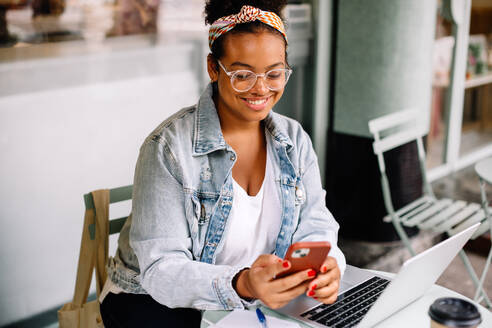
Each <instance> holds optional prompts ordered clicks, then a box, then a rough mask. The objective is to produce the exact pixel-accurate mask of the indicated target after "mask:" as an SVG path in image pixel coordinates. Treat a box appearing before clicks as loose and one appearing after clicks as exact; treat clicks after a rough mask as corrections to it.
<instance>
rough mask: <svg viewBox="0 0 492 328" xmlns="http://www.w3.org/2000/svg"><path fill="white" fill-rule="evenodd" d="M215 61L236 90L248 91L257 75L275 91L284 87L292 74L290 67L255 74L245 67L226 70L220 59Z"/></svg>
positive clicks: (254, 82)
mask: <svg viewBox="0 0 492 328" xmlns="http://www.w3.org/2000/svg"><path fill="white" fill-rule="evenodd" d="M217 62H218V63H219V66H220V67H221V68H222V69H223V70H224V72H225V73H226V74H227V76H229V78H230V79H231V85H232V88H233V89H234V90H236V91H237V92H246V91H249V90H250V89H251V88H252V87H253V86H254V85H255V84H256V80H257V79H258V77H262V78H263V79H264V80H265V85H266V87H267V88H268V89H269V90H271V91H277V90H280V89H282V88H283V87H285V85H286V84H287V81H289V77H290V75H291V74H292V70H291V69H290V68H275V69H272V70H270V71H268V72H266V73H261V74H256V73H255V72H252V71H250V70H245V69H241V70H237V71H231V72H228V71H227V70H226V69H225V67H224V65H222V63H221V62H220V60H217Z"/></svg>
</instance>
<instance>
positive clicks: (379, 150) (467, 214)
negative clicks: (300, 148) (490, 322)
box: [369, 109, 492, 308]
mask: <svg viewBox="0 0 492 328" xmlns="http://www.w3.org/2000/svg"><path fill="white" fill-rule="evenodd" d="M422 118H423V115H422V113H421V112H419V111H418V110H416V109H408V110H404V111H399V112H396V113H392V114H388V115H385V116H382V117H379V118H376V119H373V120H371V121H369V130H370V132H371V133H372V134H373V136H374V143H373V148H374V153H375V154H376V156H377V157H378V165H379V170H380V173H381V186H382V190H383V198H384V204H385V207H386V210H387V212H388V215H387V216H386V217H384V218H383V220H384V221H386V222H392V223H393V226H394V227H395V229H396V232H397V233H398V235H399V236H400V238H401V240H402V241H403V244H404V245H405V247H406V248H407V249H408V251H409V252H410V254H411V255H412V256H413V255H415V251H414V249H413V248H412V245H411V243H410V241H409V239H408V236H407V234H406V233H405V230H404V229H403V226H407V227H415V226H417V227H418V228H419V229H421V230H432V231H434V232H435V233H447V234H448V235H449V236H451V235H454V234H456V233H458V232H460V231H462V230H464V229H466V228H467V227H469V226H472V225H473V224H475V223H476V222H481V225H480V227H479V228H478V230H477V231H476V232H475V233H474V235H473V236H472V238H471V239H475V238H477V237H478V236H480V235H481V234H483V233H485V232H486V231H488V230H490V229H491V226H490V223H489V222H488V220H487V218H486V215H485V213H484V211H483V209H482V208H481V206H480V204H476V203H468V202H466V201H462V200H453V199H437V198H436V197H435V195H434V193H433V191H432V187H431V185H430V183H429V181H428V179H427V172H426V166H425V165H426V163H425V151H424V145H423V141H422V138H423V136H424V135H425V134H426V128H425V125H424V122H423V120H422ZM409 142H416V144H417V149H418V156H419V163H420V170H421V172H422V185H423V194H422V196H421V197H419V198H418V199H416V200H414V201H413V202H411V203H410V204H407V205H405V206H403V207H402V208H400V209H397V210H395V209H394V207H393V203H392V198H391V191H390V186H389V181H388V177H387V175H386V167H385V161H384V153H385V152H387V151H389V150H391V149H395V148H397V147H399V146H401V145H404V144H406V143H409ZM459 254H460V257H461V259H462V260H463V263H464V265H465V267H466V269H467V271H468V273H469V275H470V277H471V278H472V280H473V283H474V284H475V287H476V288H477V297H476V298H475V301H478V302H481V301H482V300H483V301H485V303H486V305H487V307H489V308H491V307H492V303H491V302H490V299H489V298H488V296H487V294H486V293H485V291H484V290H483V288H482V285H481V284H480V282H479V279H478V277H477V275H476V273H475V271H474V270H473V267H472V266H471V264H470V261H469V259H468V256H467V255H466V253H465V252H464V251H463V250H461V251H460V253H459Z"/></svg>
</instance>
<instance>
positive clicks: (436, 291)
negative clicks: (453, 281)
mask: <svg viewBox="0 0 492 328" xmlns="http://www.w3.org/2000/svg"><path fill="white" fill-rule="evenodd" d="M378 273H379V274H381V275H384V276H387V277H390V278H391V277H392V276H394V274H392V273H386V272H379V271H378ZM440 297H457V298H461V299H465V300H467V301H469V302H472V303H473V304H475V305H476V306H477V307H478V310H479V311H480V314H481V315H482V323H481V324H480V325H479V327H480V328H489V327H492V312H490V311H489V310H487V309H486V308H485V307H483V306H481V305H479V304H477V303H475V302H473V301H472V300H470V299H469V298H467V297H465V296H463V295H461V294H458V293H456V292H454V291H452V290H450V289H447V288H444V287H442V286H438V285H433V286H432V287H431V289H430V290H429V291H427V292H426V293H425V294H424V295H423V296H422V297H421V298H419V299H418V300H417V301H415V302H413V303H411V304H410V305H407V306H406V307H405V308H403V309H401V310H400V311H398V312H397V313H395V314H393V315H392V316H390V317H389V318H387V319H386V320H384V321H382V322H380V323H379V324H378V325H376V326H375V327H377V328H395V327H398V328H415V327H419V328H420V327H430V319H429V316H428V314H427V311H428V310H429V307H430V305H431V304H432V303H434V301H435V300H436V299H438V298H440ZM262 310H263V311H264V312H265V314H266V315H271V316H274V317H277V318H282V319H286V320H287V319H288V320H293V319H290V318H287V317H285V316H284V315H282V314H279V313H277V312H274V311H272V310H270V309H268V308H265V307H262ZM227 314H228V311H206V312H205V314H204V317H205V319H206V320H207V321H210V322H213V323H215V322H217V321H219V320H220V319H222V318H223V317H225V316H226V315H227ZM299 324H300V326H301V327H306V328H308V327H309V326H308V325H306V324H304V323H301V322H300V321H299ZM201 327H202V328H205V327H208V324H207V323H205V322H204V321H202V325H201Z"/></svg>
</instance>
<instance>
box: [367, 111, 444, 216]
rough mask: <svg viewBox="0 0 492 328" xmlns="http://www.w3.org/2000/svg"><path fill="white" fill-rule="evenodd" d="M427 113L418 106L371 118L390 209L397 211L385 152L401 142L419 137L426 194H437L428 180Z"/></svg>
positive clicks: (386, 202)
mask: <svg viewBox="0 0 492 328" xmlns="http://www.w3.org/2000/svg"><path fill="white" fill-rule="evenodd" d="M424 122H425V120H424V116H423V114H422V112H421V111H419V110H418V109H416V108H410V109H405V110H401V111H398V112H395V113H391V114H388V115H384V116H381V117H378V118H376V119H373V120H371V121H369V131H370V132H371V133H372V135H373V136H374V142H373V149H374V154H376V155H377V157H378V164H379V170H380V172H381V180H382V181H381V183H382V188H383V196H384V200H385V204H386V207H387V209H388V212H389V213H391V212H393V211H394V210H393V206H392V202H391V195H390V188H389V183H388V177H387V175H386V165H385V162H384V156H383V154H384V153H385V152H387V151H389V150H392V149H395V148H397V147H399V146H401V145H404V144H407V143H409V142H412V141H415V142H416V143H417V151H418V156H419V163H420V171H421V173H422V185H423V192H424V194H426V195H428V196H430V197H432V198H435V197H434V193H433V192H432V187H431V186H430V184H429V182H428V180H427V172H426V169H425V165H426V163H425V150H424V144H423V141H422V137H423V136H424V135H425V134H426V133H427V130H426V126H425V124H424Z"/></svg>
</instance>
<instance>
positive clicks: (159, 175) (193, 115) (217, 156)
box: [108, 85, 345, 310]
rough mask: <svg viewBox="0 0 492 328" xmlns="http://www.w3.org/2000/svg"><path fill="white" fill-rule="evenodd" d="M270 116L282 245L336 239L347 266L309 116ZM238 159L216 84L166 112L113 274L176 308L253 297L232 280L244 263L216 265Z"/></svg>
mask: <svg viewBox="0 0 492 328" xmlns="http://www.w3.org/2000/svg"><path fill="white" fill-rule="evenodd" d="M264 123H265V135H266V137H267V138H270V141H271V142H269V143H268V144H269V145H270V147H272V149H270V150H271V153H272V154H274V155H273V161H274V164H275V165H274V166H275V170H274V175H275V181H276V185H277V187H278V193H279V199H280V200H281V207H282V217H281V222H282V223H281V227H280V232H279V234H278V237H277V240H276V247H275V252H274V254H276V255H277V256H279V257H281V258H282V257H284V255H285V253H286V251H287V248H288V247H289V246H290V244H291V243H293V242H297V241H325V240H326V241H330V242H331V244H332V250H331V252H330V255H331V256H333V257H335V259H336V260H337V262H338V266H339V268H340V270H341V272H342V273H343V272H344V270H345V258H344V256H343V254H342V252H341V251H340V249H339V248H338V247H337V233H338V229H339V225H338V224H337V222H336V221H335V220H334V218H333V216H332V215H331V214H330V212H329V211H328V209H327V208H326V205H325V191H324V190H323V189H322V186H321V179H320V174H319V168H318V162H317V157H316V155H315V153H314V150H313V147H312V145H311V140H310V138H309V136H308V135H307V133H306V132H305V131H304V130H303V129H302V128H301V126H300V124H299V123H297V122H296V121H294V120H292V119H289V118H287V117H284V116H282V115H279V114H277V113H274V112H270V114H269V115H268V116H267V118H265V122H264ZM235 162H236V154H235V152H234V150H233V149H232V148H231V147H230V146H229V145H228V144H227V143H226V142H225V140H224V137H223V135H222V132H221V128H220V122H219V117H218V115H217V111H216V109H215V105H214V102H213V100H212V86H211V85H209V86H208V87H207V89H206V90H205V91H204V93H203V94H202V96H201V97H200V100H199V102H198V104H197V105H195V106H192V107H189V108H184V109H182V110H180V111H179V112H177V113H175V114H174V115H172V116H171V117H169V118H168V119H167V120H165V121H164V122H163V123H162V124H161V125H159V126H158V127H157V128H156V129H155V130H154V131H153V132H152V133H151V134H150V135H149V136H148V137H147V139H146V140H145V142H144V143H143V145H142V147H141V149H140V155H139V158H138V162H137V166H136V170H135V180H134V186H133V200H132V202H133V203H132V215H131V216H130V217H129V219H128V220H127V222H126V223H125V225H124V227H123V229H122V231H121V233H120V237H119V241H118V242H119V246H118V250H117V253H116V255H115V257H114V258H110V261H109V264H108V277H109V278H110V279H111V280H112V281H113V283H115V284H116V285H117V286H118V287H120V288H122V289H123V290H124V291H125V292H128V293H148V294H150V295H151V296H152V297H153V298H154V299H155V300H157V301H158V302H160V303H162V304H164V305H166V306H168V307H172V308H174V307H192V308H197V309H202V310H231V309H241V308H244V307H245V306H247V305H248V303H247V302H245V301H244V300H242V299H241V298H240V297H239V296H238V294H237V293H236V291H235V290H234V289H233V287H232V284H231V281H232V279H233V277H234V276H235V275H236V273H238V272H239V271H240V270H241V269H243V268H241V267H234V266H229V265H215V264H214V263H215V259H216V255H217V254H218V253H219V252H220V251H221V249H222V247H223V244H224V241H225V238H224V237H225V235H226V234H227V231H228V224H227V219H228V215H229V212H230V210H231V205H232V202H233V190H232V188H233V187H232V176H231V174H232V173H231V172H232V167H233V165H234V163H235ZM252 242H254V241H252Z"/></svg>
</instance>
